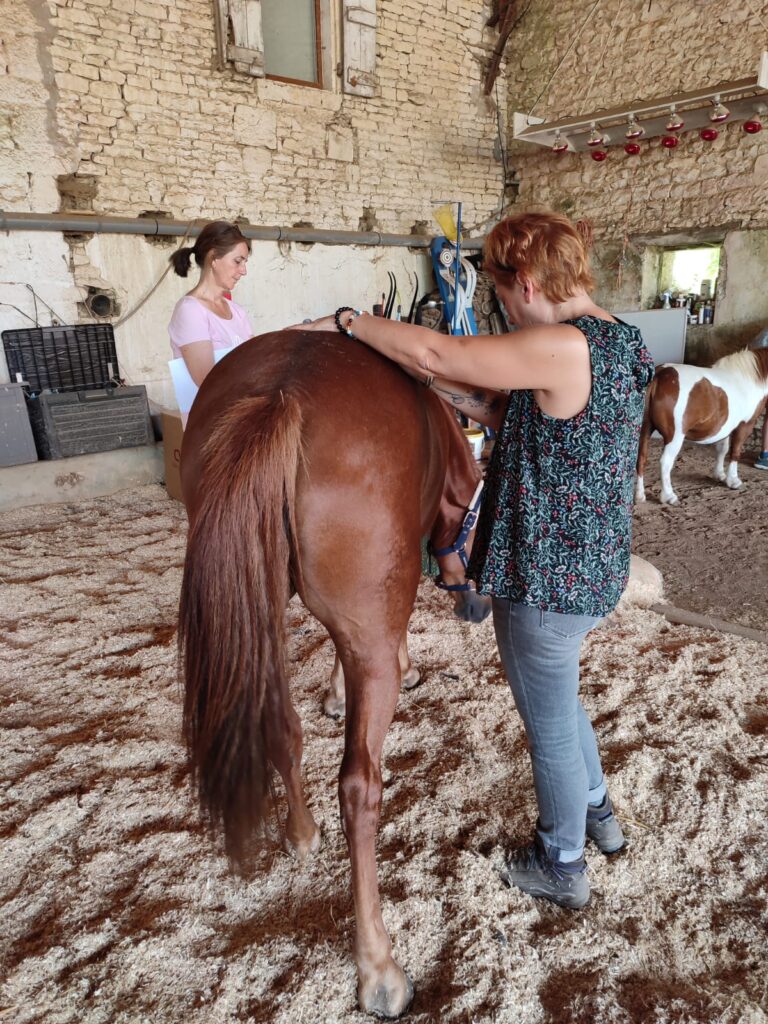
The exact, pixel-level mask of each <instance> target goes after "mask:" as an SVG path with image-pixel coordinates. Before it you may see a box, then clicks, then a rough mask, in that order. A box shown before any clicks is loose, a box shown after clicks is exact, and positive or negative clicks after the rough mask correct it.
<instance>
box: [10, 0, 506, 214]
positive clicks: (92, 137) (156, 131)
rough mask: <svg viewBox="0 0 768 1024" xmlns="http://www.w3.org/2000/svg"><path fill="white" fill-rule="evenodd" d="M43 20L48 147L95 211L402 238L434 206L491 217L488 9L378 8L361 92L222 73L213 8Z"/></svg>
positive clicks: (93, 5)
mask: <svg viewBox="0 0 768 1024" xmlns="http://www.w3.org/2000/svg"><path fill="white" fill-rule="evenodd" d="M13 2H14V0H2V4H1V5H2V6H3V7H5V6H8V5H9V4H11V3H13ZM24 2H25V3H27V4H30V3H31V4H35V3H36V0H24ZM39 6H40V7H41V8H43V5H42V4H40V5H39ZM332 6H334V5H333V4H332ZM334 9H335V6H334ZM44 10H45V11H46V12H47V19H48V25H49V30H48V32H49V39H50V43H49V46H48V47H47V52H46V55H45V59H46V61H50V66H51V69H52V71H53V73H54V82H53V83H52V86H53V88H52V92H51V103H52V105H53V106H54V108H55V122H56V132H57V136H58V139H59V142H60V143H61V145H60V149H61V152H62V155H64V154H66V156H67V157H68V160H67V162H68V164H69V170H71V171H72V172H74V173H76V174H77V175H78V176H82V175H85V176H93V177H94V178H95V180H96V186H97V187H96V190H95V194H94V196H93V198H92V208H93V209H94V210H96V211H101V212H109V213H125V214H134V215H135V214H136V213H139V212H140V211H142V210H157V209H162V210H165V211H167V212H168V213H169V214H172V215H174V216H177V217H181V218H185V217H199V216H204V217H214V216H227V217H231V218H235V217H245V218H247V219H248V220H250V221H251V222H253V223H259V224H272V223H276V224H280V223H295V222H309V223H312V224H314V225H315V226H317V227H347V228H357V227H358V224H359V222H360V220H361V218H363V219H365V221H366V223H368V224H372V223H373V222H375V224H376V226H378V227H380V228H381V229H382V230H384V231H395V232H408V231H410V230H411V228H412V227H413V226H414V224H416V223H417V222H419V221H424V220H429V218H430V215H431V209H432V205H433V201H434V199H435V198H438V199H439V198H444V197H450V196H459V195H460V196H461V197H462V198H463V199H464V201H465V202H466V204H467V214H468V217H469V219H470V221H471V222H481V221H484V220H485V219H487V218H488V217H489V216H490V215H491V214H492V213H493V211H494V209H498V206H499V197H500V190H501V184H502V183H501V165H500V163H499V161H498V160H497V159H496V158H495V157H494V143H495V140H496V138H497V125H496V116H495V111H494V108H493V105H492V104H490V103H489V102H487V101H486V100H485V99H484V98H483V97H482V90H481V85H480V83H481V73H482V68H481V62H482V59H483V58H484V56H485V55H486V54H487V51H488V49H489V47H490V46H492V45H493V43H494V41H495V34H494V33H493V32H492V31H491V30H488V29H485V22H486V21H487V19H488V15H489V12H490V5H489V4H482V3H473V4H460V3H458V2H457V0H448V2H447V3H446V0H419V2H416V0H382V2H380V3H379V22H378V30H377V41H378V54H379V58H378V66H377V76H378V81H379V88H378V95H377V96H375V97H373V98H360V97H353V96H344V95H342V93H341V92H340V91H339V89H340V87H339V84H338V82H334V83H332V88H330V89H313V88H307V87H302V86H293V85H290V84H287V83H283V82H278V81H272V80H266V79H255V78H251V77H249V76H247V75H244V74H240V73H238V72H236V71H234V70H233V69H230V68H225V69H224V70H219V69H218V68H217V66H216V64H217V61H216V48H215V34H214V13H213V12H214V7H213V2H212V0H49V2H48V3H47V4H45V5H44ZM336 56H337V59H338V58H339V57H340V55H339V54H337V55H336ZM334 64H335V62H334Z"/></svg>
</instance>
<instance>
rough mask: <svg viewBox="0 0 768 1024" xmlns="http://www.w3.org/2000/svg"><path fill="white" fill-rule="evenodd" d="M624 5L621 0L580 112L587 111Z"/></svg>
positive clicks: (596, 62) (586, 90) (585, 92)
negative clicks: (593, 87) (590, 95)
mask: <svg viewBox="0 0 768 1024" xmlns="http://www.w3.org/2000/svg"><path fill="white" fill-rule="evenodd" d="M623 6H624V0H619V5H618V7H617V8H616V14H615V16H614V18H613V21H612V22H611V27H610V28H609V29H608V32H607V34H606V37H605V42H604V43H603V48H602V50H601V51H600V56H599V57H598V59H597V60H596V61H595V70H594V71H593V72H592V77H591V78H590V80H589V84H588V85H587V88H586V89H585V90H584V103H583V105H582V108H581V110H580V111H579V113H580V114H583V113H584V112H585V111H586V109H587V101H588V99H589V94H590V92H591V90H592V86H593V85H594V84H595V79H596V78H597V75H598V73H599V72H600V71H602V69H603V61H604V60H605V51H606V50H607V49H608V42H609V40H610V39H615V36H614V34H613V32H614V29H615V28H616V23H617V21H618V20H619V15H620V14H621V8H622V7H623Z"/></svg>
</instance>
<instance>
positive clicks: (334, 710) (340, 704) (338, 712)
mask: <svg viewBox="0 0 768 1024" xmlns="http://www.w3.org/2000/svg"><path fill="white" fill-rule="evenodd" d="M346 710H347V705H346V701H345V700H343V699H339V698H338V697H336V696H335V695H334V694H332V693H329V694H328V696H327V697H326V698H325V700H324V701H323V711H324V712H325V714H326V715H328V717H329V718H333V719H335V720H336V721H338V720H339V719H340V718H343V717H344V715H345V713H346Z"/></svg>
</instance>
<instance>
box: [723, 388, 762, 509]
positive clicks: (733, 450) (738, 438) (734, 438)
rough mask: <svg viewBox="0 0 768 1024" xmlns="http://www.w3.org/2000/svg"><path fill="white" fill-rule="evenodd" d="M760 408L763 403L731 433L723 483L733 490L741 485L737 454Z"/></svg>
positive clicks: (753, 424)
mask: <svg viewBox="0 0 768 1024" xmlns="http://www.w3.org/2000/svg"><path fill="white" fill-rule="evenodd" d="M762 409H763V405H762V404H760V405H759V406H758V407H757V410H756V411H755V415H754V416H753V417H752V418H751V419H750V420H747V421H746V422H745V423H740V424H739V425H738V427H736V429H735V430H734V431H733V433H732V434H731V443H730V446H729V451H728V474H727V476H726V478H725V483H726V485H727V486H728V487H730V488H732V489H733V490H734V491H735V490H738V489H739V487H741V480H739V456H740V455H741V449H742V448H743V446H744V442H745V441H746V439H747V438H748V437H749V435H750V434H751V433H752V431H753V429H754V426H755V423H756V422H757V417H758V415H759V414H760V412H761V411H762Z"/></svg>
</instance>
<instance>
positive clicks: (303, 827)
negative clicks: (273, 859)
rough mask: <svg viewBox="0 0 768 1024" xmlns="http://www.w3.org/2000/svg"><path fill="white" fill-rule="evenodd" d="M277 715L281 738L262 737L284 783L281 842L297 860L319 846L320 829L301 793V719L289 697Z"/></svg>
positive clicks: (304, 857)
mask: <svg viewBox="0 0 768 1024" xmlns="http://www.w3.org/2000/svg"><path fill="white" fill-rule="evenodd" d="M267 699H268V698H267ZM280 714H282V715H283V716H284V723H283V728H282V729H281V730H279V732H280V734H281V735H282V736H284V737H285V740H284V742H283V741H281V742H277V741H276V740H274V739H273V738H271V737H270V736H269V735H267V736H266V737H265V741H266V751H267V757H268V758H269V761H270V762H271V763H272V764H273V765H274V766H275V768H276V769H277V771H278V772H279V773H280V776H281V778H282V780H283V783H284V784H285V794H286V800H287V802H288V819H287V821H286V823H285V845H286V847H287V848H288V852H289V853H294V854H295V855H296V857H298V859H299V860H300V861H303V860H305V859H306V858H307V857H308V856H309V855H310V854H312V853H316V852H317V850H318V849H319V847H320V829H319V828H318V827H317V824H316V823H315V819H314V818H313V817H312V812H311V811H310V809H309V808H308V807H307V801H306V798H305V796H304V786H303V785H302V781H301V756H302V753H303V740H302V733H301V720H300V719H299V716H298V715H297V714H296V709H295V708H294V706H293V704H292V703H291V700H290V697H288V696H286V697H285V699H284V701H283V703H282V706H281V709H280Z"/></svg>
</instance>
